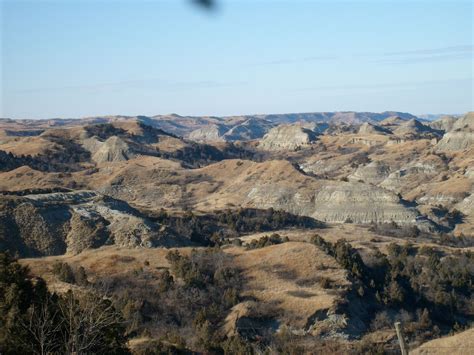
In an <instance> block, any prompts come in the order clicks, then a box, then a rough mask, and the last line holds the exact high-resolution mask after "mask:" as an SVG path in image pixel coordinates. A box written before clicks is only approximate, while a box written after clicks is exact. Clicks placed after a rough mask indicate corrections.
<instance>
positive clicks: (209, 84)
mask: <svg viewBox="0 0 474 355" xmlns="http://www.w3.org/2000/svg"><path fill="white" fill-rule="evenodd" d="M245 84H246V82H244V81H241V82H217V81H211V80H206V81H190V82H185V81H183V82H168V81H165V80H161V79H145V80H128V81H119V82H111V83H97V84H91V85H70V86H63V87H44V88H32V89H24V90H17V91H15V93H17V94H30V93H38V92H57V91H101V90H117V89H118V90H123V89H150V90H172V91H179V90H187V89H205V88H219V87H234V86H240V85H245Z"/></svg>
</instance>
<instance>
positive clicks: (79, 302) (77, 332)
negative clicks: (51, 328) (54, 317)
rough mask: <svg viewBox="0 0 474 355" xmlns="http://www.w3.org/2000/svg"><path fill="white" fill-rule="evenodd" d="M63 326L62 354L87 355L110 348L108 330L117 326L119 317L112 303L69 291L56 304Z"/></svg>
mask: <svg viewBox="0 0 474 355" xmlns="http://www.w3.org/2000/svg"><path fill="white" fill-rule="evenodd" d="M59 309H60V312H61V315H62V316H63V317H64V321H65V327H64V328H63V331H62V338H63V341H64V347H65V349H64V350H65V353H67V354H81V353H89V352H91V351H94V350H97V349H105V348H107V347H108V346H109V342H110V340H111V339H110V338H108V337H107V334H108V332H109V330H111V329H113V328H114V327H117V326H119V325H120V315H119V313H118V312H117V311H116V310H115V309H114V307H113V306H112V304H111V302H110V301H108V300H106V299H104V298H103V297H100V296H98V295H97V294H94V293H92V292H87V293H83V294H80V293H78V292H75V291H69V292H68V293H67V294H66V295H65V297H64V299H63V301H62V302H60V304H59Z"/></svg>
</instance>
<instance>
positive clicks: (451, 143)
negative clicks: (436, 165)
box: [436, 112, 474, 151]
mask: <svg viewBox="0 0 474 355" xmlns="http://www.w3.org/2000/svg"><path fill="white" fill-rule="evenodd" d="M473 146H474V112H470V113H468V114H467V115H465V116H463V117H461V118H459V119H458V120H457V121H456V122H455V123H454V125H453V128H452V130H451V131H449V132H447V133H445V134H444V135H443V138H442V139H441V140H440V141H439V142H438V144H437V145H436V149H437V150H440V151H456V150H464V149H467V148H470V147H473Z"/></svg>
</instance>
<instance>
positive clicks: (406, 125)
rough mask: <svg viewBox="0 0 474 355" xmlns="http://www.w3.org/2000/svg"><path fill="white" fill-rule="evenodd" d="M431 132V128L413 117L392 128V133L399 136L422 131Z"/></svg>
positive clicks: (418, 133)
mask: <svg viewBox="0 0 474 355" xmlns="http://www.w3.org/2000/svg"><path fill="white" fill-rule="evenodd" d="M432 132H433V129H431V128H430V127H428V126H425V125H424V124H423V123H421V122H420V121H418V120H415V119H412V120H409V121H404V122H402V123H400V124H399V125H398V127H397V128H395V129H394V130H393V133H394V134H397V135H399V136H405V135H420V134H423V133H432Z"/></svg>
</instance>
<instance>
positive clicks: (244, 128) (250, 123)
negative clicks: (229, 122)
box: [224, 118, 274, 141]
mask: <svg viewBox="0 0 474 355" xmlns="http://www.w3.org/2000/svg"><path fill="white" fill-rule="evenodd" d="M273 127H274V124H273V123H271V122H270V121H267V120H264V119H256V118H251V119H248V120H246V121H245V122H243V123H241V124H238V125H237V126H234V127H232V128H231V129H230V130H228V131H227V132H226V133H225V134H224V139H225V140H226V141H237V140H239V141H247V140H252V139H258V138H262V137H263V136H264V135H265V134H266V133H267V132H268V131H269V130H270V129H272V128H273Z"/></svg>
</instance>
